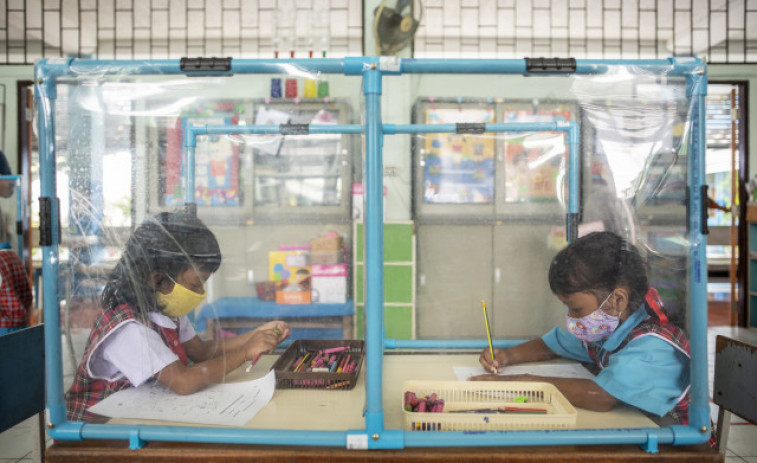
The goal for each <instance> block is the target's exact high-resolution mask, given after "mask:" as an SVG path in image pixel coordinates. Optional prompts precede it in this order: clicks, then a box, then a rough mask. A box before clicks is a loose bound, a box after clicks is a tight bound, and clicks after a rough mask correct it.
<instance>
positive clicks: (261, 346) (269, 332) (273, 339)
mask: <svg viewBox="0 0 757 463" xmlns="http://www.w3.org/2000/svg"><path fill="white" fill-rule="evenodd" d="M276 330H279V331H281V330H280V329H279V328H278V327H274V328H268V329H260V327H258V328H256V329H255V331H254V332H253V333H252V336H250V338H249V339H247V342H245V344H244V352H245V358H246V359H247V360H250V361H253V362H254V361H255V360H256V359H257V358H258V356H260V355H261V354H263V353H265V352H268V353H271V352H273V351H274V350H276V346H278V345H279V343H280V342H281V336H280V335H279V333H277V331H276ZM288 330H289V327H287V332H286V335H287V336H288V335H289V331H288ZM282 334H283V332H282Z"/></svg>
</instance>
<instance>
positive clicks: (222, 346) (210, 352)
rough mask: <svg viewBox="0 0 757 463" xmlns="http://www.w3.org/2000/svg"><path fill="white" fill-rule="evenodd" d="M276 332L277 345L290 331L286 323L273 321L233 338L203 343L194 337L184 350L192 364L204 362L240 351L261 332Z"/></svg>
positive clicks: (185, 344) (197, 337) (186, 343)
mask: <svg viewBox="0 0 757 463" xmlns="http://www.w3.org/2000/svg"><path fill="white" fill-rule="evenodd" d="M270 330H274V331H275V330H278V333H279V343H281V342H282V341H284V340H285V339H287V338H288V337H289V333H290V329H289V325H287V324H286V322H283V321H279V320H274V321H270V322H267V323H264V324H262V325H260V326H258V327H257V328H255V329H254V330H252V331H248V332H247V333H243V334H240V335H239V336H234V337H231V338H220V337H219V338H217V339H214V340H212V341H204V340H202V339H200V337H199V336H195V337H193V338H192V339H190V340H189V341H187V342H185V343H184V349H185V350H186V351H187V356H188V357H189V358H190V359H191V360H192V361H193V362H204V361H206V360H210V359H212V358H215V357H219V356H223V355H226V353H227V352H231V351H234V350H238V349H241V348H242V347H244V345H245V344H247V343H248V342H249V341H250V339H252V337H253V336H254V335H255V333H259V332H261V331H270Z"/></svg>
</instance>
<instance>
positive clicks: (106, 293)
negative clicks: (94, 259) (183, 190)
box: [102, 212, 221, 313]
mask: <svg viewBox="0 0 757 463" xmlns="http://www.w3.org/2000/svg"><path fill="white" fill-rule="evenodd" d="M220 265H221V249H220V247H219V246H218V241H217V240H216V237H215V235H214V234H213V232H212V231H210V230H209V229H208V227H206V226H205V224H204V223H202V221H201V220H200V219H198V218H197V217H195V216H194V215H193V214H188V213H186V212H163V213H160V214H158V215H156V216H154V217H149V218H148V219H146V220H145V221H144V222H142V224H141V225H140V226H139V227H137V229H136V230H134V232H133V233H132V235H131V237H129V239H128V241H127V242H126V245H125V247H124V250H123V254H122V255H121V259H120V260H119V261H118V264H116V267H115V268H114V269H113V271H112V272H111V273H110V276H109V277H108V282H107V283H106V285H105V289H104V290H103V294H102V305H103V308H104V309H105V310H108V309H112V308H114V307H117V306H119V305H121V304H129V305H133V306H134V307H136V308H137V309H138V310H139V311H141V312H142V313H146V312H149V311H159V310H160V309H159V308H158V304H157V299H156V295H155V289H154V288H152V287H151V286H150V284H149V282H150V276H151V274H152V273H153V272H162V273H165V274H167V275H169V276H171V277H172V278H175V277H176V276H177V275H179V274H180V273H182V272H184V271H186V270H187V269H189V268H191V267H196V268H197V269H198V270H200V271H204V272H209V273H213V272H215V271H216V270H218V267H219V266H220Z"/></svg>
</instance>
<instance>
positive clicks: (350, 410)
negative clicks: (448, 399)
mask: <svg viewBox="0 0 757 463" xmlns="http://www.w3.org/2000/svg"><path fill="white" fill-rule="evenodd" d="M276 358H277V356H276V355H267V356H264V357H263V358H261V360H260V361H259V362H258V365H256V367H255V368H254V369H253V371H252V372H250V373H245V372H244V370H243V369H241V368H240V369H238V370H236V371H234V372H232V373H231V374H230V375H229V380H230V381H234V380H240V379H252V378H254V377H256V376H260V375H262V374H265V373H266V372H267V371H268V369H269V368H270V366H271V365H272V364H273V362H274V361H275V360H276ZM475 365H478V353H461V354H408V355H402V354H396V355H395V354H387V355H385V356H384V389H383V401H384V413H385V424H386V428H387V429H401V428H402V427H403V416H402V410H401V403H402V402H401V401H402V392H403V391H402V384H403V382H404V381H406V380H409V379H419V378H422V379H429V380H454V379H455V375H454V371H453V369H452V367H454V366H475ZM364 367H365V365H364ZM364 405H365V378H364V375H363V374H361V375H360V377H359V379H358V383H357V385H356V387H355V389H353V390H348V391H324V390H315V391H304V390H294V389H283V390H277V391H276V393H275V394H274V397H273V399H272V400H271V402H270V403H269V404H268V405H267V406H266V407H265V408H263V410H261V411H260V413H258V414H257V415H256V416H255V417H254V418H253V419H252V420H250V422H248V423H247V424H246V425H245V427H247V428H256V429H310V430H348V429H362V428H363V427H364V426H365V422H364V420H363V416H362V412H363V408H364ZM112 421H113V422H114V423H117V424H133V423H147V421H137V420H117V421H116V420H112ZM150 424H174V425H175V424H176V423H168V422H154V421H153V422H150ZM654 426H655V424H654V423H653V422H652V421H651V420H649V419H648V418H647V417H646V416H644V415H643V414H642V413H640V412H639V411H637V410H636V409H633V408H631V407H625V406H621V407H617V408H616V409H615V410H613V411H611V412H606V413H600V412H591V411H587V410H583V409H578V418H577V423H576V428H579V429H581V428H583V429H597V428H637V427H654ZM47 458H48V461H49V462H65V461H80V462H88V461H92V462H101V461H116V462H118V461H151V462H152V461H172V462H173V461H198V462H200V461H202V462H213V461H224V462H228V461H265V462H268V461H270V462H274V461H275V462H278V461H294V462H299V461H303V462H305V461H313V462H324V461H337V462H352V461H382V462H387V461H388V462H395V461H396V462H399V461H425V462H436V461H456V462H457V461H482V462H483V461H487V462H491V461H529V462H535V461H540V462H542V461H550V462H551V461H555V462H563V461H570V462H579V461H581V462H583V461H588V462H591V461H603V462H605V461H622V462H635V461H647V462H649V461H678V462H687V463H688V462H697V461H702V462H705V461H706V462H722V461H723V460H722V457H721V456H720V455H719V454H718V453H717V452H715V451H714V450H712V449H710V448H709V447H706V446H694V447H685V448H682V447H674V446H661V447H660V453H658V454H649V453H647V452H645V451H644V450H642V449H641V448H640V447H639V446H636V445H628V446H620V445H618V446H567V447H563V446H560V447H544V446H539V447H496V448H495V447H480V448H475V447H466V448H426V449H403V450H396V451H395V450H392V451H388V450H382V451H375V450H371V451H356V450H347V449H343V448H332V447H328V448H320V447H296V446H292V447H279V446H261V445H247V446H245V445H226V444H197V443H189V444H187V443H183V444H182V443H163V442H160V443H159V442H150V443H148V444H147V445H145V447H143V448H142V449H139V450H129V449H128V443H126V442H103V441H86V442H56V443H55V444H54V445H53V446H52V447H50V448H49V449H48V452H47Z"/></svg>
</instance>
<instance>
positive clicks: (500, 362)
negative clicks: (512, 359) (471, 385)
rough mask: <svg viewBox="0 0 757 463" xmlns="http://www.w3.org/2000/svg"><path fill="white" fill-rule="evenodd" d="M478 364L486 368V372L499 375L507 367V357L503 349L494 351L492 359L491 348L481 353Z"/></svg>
mask: <svg viewBox="0 0 757 463" xmlns="http://www.w3.org/2000/svg"><path fill="white" fill-rule="evenodd" d="M478 362H479V363H480V364H481V366H482V367H484V370H486V371H491V372H492V373H497V372H500V371H502V369H503V368H504V367H505V365H507V356H506V354H505V351H504V350H502V349H494V358H493V359H492V357H491V354H490V353H489V348H488V347H487V348H486V349H484V350H482V351H481V355H480V356H479V357H478Z"/></svg>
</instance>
